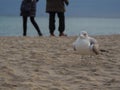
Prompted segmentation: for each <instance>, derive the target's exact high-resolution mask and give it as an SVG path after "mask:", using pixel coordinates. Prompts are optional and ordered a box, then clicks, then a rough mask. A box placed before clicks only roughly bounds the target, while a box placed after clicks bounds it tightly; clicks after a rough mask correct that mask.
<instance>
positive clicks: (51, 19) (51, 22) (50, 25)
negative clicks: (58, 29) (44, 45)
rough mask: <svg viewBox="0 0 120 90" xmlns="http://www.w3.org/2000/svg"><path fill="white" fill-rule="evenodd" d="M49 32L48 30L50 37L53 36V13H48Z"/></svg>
mask: <svg viewBox="0 0 120 90" xmlns="http://www.w3.org/2000/svg"><path fill="white" fill-rule="evenodd" d="M49 30H50V35H51V36H54V31H55V12H50V13H49Z"/></svg>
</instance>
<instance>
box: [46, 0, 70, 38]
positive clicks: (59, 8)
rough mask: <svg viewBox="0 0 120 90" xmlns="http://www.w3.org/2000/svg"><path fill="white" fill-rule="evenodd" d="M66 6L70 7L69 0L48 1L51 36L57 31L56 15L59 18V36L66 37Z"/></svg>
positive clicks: (47, 8)
mask: <svg viewBox="0 0 120 90" xmlns="http://www.w3.org/2000/svg"><path fill="white" fill-rule="evenodd" d="M65 4H66V5H67V6H68V5H69V1H68V0H46V12H47V13H49V31H50V35H51V36H55V35H54V31H55V15H56V14H57V16H58V18H59V27H58V30H59V36H66V34H64V30H65V15H64V12H65Z"/></svg>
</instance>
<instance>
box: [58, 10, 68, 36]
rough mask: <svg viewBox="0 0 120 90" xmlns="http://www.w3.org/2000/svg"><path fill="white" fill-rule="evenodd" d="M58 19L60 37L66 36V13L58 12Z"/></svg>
mask: <svg viewBox="0 0 120 90" xmlns="http://www.w3.org/2000/svg"><path fill="white" fill-rule="evenodd" d="M57 14H58V18H59V28H58V30H59V32H60V34H59V36H66V35H65V34H64V30H65V16H64V13H63V12H58V13H57Z"/></svg>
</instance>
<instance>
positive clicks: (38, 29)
mask: <svg viewBox="0 0 120 90" xmlns="http://www.w3.org/2000/svg"><path fill="white" fill-rule="evenodd" d="M30 20H31V22H32V24H33V26H34V27H35V29H36V30H37V32H38V34H39V36H42V33H41V31H40V28H39V27H38V25H37V23H36V21H35V19H34V17H30Z"/></svg>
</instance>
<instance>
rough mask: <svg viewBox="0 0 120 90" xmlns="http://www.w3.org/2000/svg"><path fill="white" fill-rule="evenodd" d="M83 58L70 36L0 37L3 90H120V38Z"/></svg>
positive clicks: (109, 38) (104, 39) (107, 38)
mask: <svg viewBox="0 0 120 90" xmlns="http://www.w3.org/2000/svg"><path fill="white" fill-rule="evenodd" d="M93 37H95V38H96V39H97V40H98V42H99V44H100V49H104V50H105V51H106V52H101V53H100V54H99V55H95V56H88V55H86V56H81V55H80V54H79V52H77V51H74V50H73V48H72V43H73V42H74V41H75V40H76V36H69V37H0V90H120V35H100V36H93Z"/></svg>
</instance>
